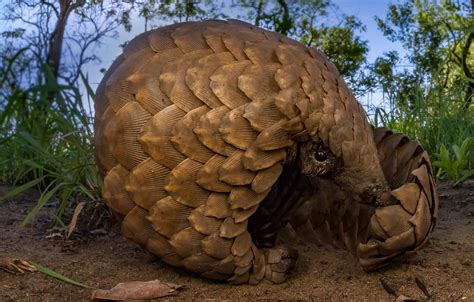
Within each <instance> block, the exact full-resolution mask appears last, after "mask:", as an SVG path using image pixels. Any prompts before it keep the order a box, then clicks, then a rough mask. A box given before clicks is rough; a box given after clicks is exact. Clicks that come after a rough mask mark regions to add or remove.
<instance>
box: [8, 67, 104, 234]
mask: <svg viewBox="0 0 474 302" xmlns="http://www.w3.org/2000/svg"><path fill="white" fill-rule="evenodd" d="M5 74H6V75H7V76H5ZM7 77H8V78H9V81H6V80H3V82H0V84H1V86H0V89H1V93H2V94H3V95H2V98H1V99H0V100H1V101H0V110H1V111H0V145H1V146H2V148H0V183H3V184H7V185H10V186H11V187H12V188H13V190H12V191H10V192H7V193H6V195H4V196H0V202H1V201H3V200H5V199H7V198H10V197H12V196H14V195H17V194H19V193H21V192H23V191H25V190H27V189H29V188H36V189H38V190H39V191H40V193H41V195H40V198H39V199H38V201H37V203H36V205H35V207H34V208H33V210H32V211H30V212H29V213H28V214H27V216H26V217H25V219H24V221H23V222H22V224H21V225H22V226H24V225H25V224H27V223H28V222H30V221H32V220H33V219H34V218H35V216H36V214H37V213H38V212H39V211H40V210H41V208H42V207H43V206H45V205H46V204H47V203H48V202H53V201H54V202H55V203H56V205H57V206H56V211H55V214H54V218H55V219H56V221H57V223H58V224H60V225H62V226H64V225H65V223H64V222H63V220H62V217H63V214H64V212H65V211H66V210H67V209H69V208H70V206H71V205H73V204H76V203H78V202H80V201H87V202H88V204H89V205H90V204H92V203H96V202H98V201H100V185H101V184H100V178H99V177H98V174H97V169H96V166H95V163H94V156H93V146H92V137H93V127H92V117H91V112H92V110H91V109H90V108H88V109H86V108H84V106H83V102H82V100H81V96H80V94H79V91H78V89H77V88H76V87H71V86H65V85H58V84H56V82H55V81H54V79H53V77H52V75H51V73H50V72H49V70H48V69H47V68H46V67H43V68H42V70H41V73H40V74H38V79H37V83H38V84H36V85H33V86H31V87H29V88H27V89H20V88H12V87H11V86H9V85H8V84H7V82H8V83H12V82H14V80H15V79H14V77H15V74H14V73H13V72H12V71H11V70H10V69H6V70H5V71H4V75H3V76H2V75H0V79H6V78H7ZM12 77H13V79H12ZM86 83H87V82H86Z"/></svg>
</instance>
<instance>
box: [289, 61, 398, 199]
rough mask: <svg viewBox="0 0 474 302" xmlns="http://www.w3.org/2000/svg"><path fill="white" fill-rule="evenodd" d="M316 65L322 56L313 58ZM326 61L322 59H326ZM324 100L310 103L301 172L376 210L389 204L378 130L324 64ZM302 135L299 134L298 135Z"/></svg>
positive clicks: (300, 156) (300, 146) (301, 147)
mask: <svg viewBox="0 0 474 302" xmlns="http://www.w3.org/2000/svg"><path fill="white" fill-rule="evenodd" d="M313 54H315V55H313V57H315V59H316V60H315V61H316V62H317V61H318V59H320V60H321V61H323V60H324V58H318V56H320V54H319V53H318V52H313ZM321 56H322V54H321ZM324 62H325V63H324V65H325V66H323V67H320V69H324V67H326V68H327V70H328V71H330V73H327V74H326V78H325V74H324V73H323V77H322V78H323V85H322V87H323V91H324V93H323V95H324V96H323V97H322V98H321V97H320V98H316V97H315V98H311V95H310V98H309V106H310V108H312V110H309V112H310V113H309V114H308V116H307V117H305V118H302V120H303V121H304V124H305V130H304V131H303V133H304V135H302V136H303V137H305V139H302V140H301V142H300V143H299V144H298V145H297V147H296V148H297V149H298V150H297V153H298V156H297V158H298V166H299V169H300V171H301V173H302V174H304V175H307V176H308V177H309V178H310V180H311V181H312V182H313V183H314V184H315V185H316V186H318V185H319V186H321V185H322V183H323V182H324V183H326V184H325V186H327V183H328V182H330V183H332V184H333V185H334V188H335V189H336V188H337V189H340V190H344V191H346V192H347V193H348V196H353V198H354V200H356V201H359V202H362V203H366V204H377V205H388V204H390V197H391V194H390V187H389V186H388V184H387V181H386V179H385V176H384V173H383V170H382V167H381V164H380V161H379V158H378V153H377V148H376V145H375V141H374V137H373V130H372V128H371V126H370V124H369V122H368V119H367V115H366V113H365V111H364V109H363V108H362V106H361V105H360V104H359V103H358V102H357V100H356V99H355V97H354V96H353V94H352V93H351V92H350V90H349V88H348V87H347V85H346V83H345V82H344V80H342V78H341V77H340V76H339V74H338V72H337V70H336V68H335V67H334V66H333V65H332V64H331V63H329V62H328V61H327V60H324ZM307 69H308V70H311V68H307ZM298 135H300V134H298Z"/></svg>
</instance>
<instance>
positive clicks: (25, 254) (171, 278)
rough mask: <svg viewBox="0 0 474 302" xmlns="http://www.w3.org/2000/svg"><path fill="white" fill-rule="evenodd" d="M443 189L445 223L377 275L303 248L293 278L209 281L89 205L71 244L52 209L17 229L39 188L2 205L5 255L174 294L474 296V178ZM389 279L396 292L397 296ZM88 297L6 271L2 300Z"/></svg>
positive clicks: (96, 281)
mask: <svg viewBox="0 0 474 302" xmlns="http://www.w3.org/2000/svg"><path fill="white" fill-rule="evenodd" d="M2 190H5V188H2V187H0V195H1V194H2ZM439 192H440V195H441V209H440V220H439V222H438V224H437V227H436V229H435V231H434V233H433V236H432V238H431V240H430V242H429V243H428V244H427V245H426V246H425V247H424V248H423V249H421V250H420V251H418V252H417V253H415V254H414V255H413V256H411V257H409V258H407V259H403V260H399V261H397V262H396V263H394V264H393V265H391V266H390V267H387V268H385V269H383V270H380V271H377V272H373V273H365V272H363V271H362V269H361V268H360V267H359V265H358V264H357V262H356V261H355V258H354V257H353V256H352V255H351V254H350V253H348V252H347V251H345V250H340V249H336V248H333V247H330V246H323V247H319V246H316V245H312V244H300V245H298V246H297V248H298V250H299V252H300V258H299V260H298V263H297V267H296V270H295V271H294V273H293V275H292V276H291V277H290V279H289V280H288V281H287V282H286V283H283V284H280V285H272V284H266V283H261V284H259V285H258V286H249V285H240V286H232V285H228V284H225V283H216V282H212V281H208V280H203V279H200V278H199V277H197V276H195V275H192V274H189V273H187V272H185V271H182V270H178V269H175V268H172V267H170V266H167V265H165V264H163V263H161V262H159V261H157V260H156V259H155V258H154V257H153V256H152V255H151V254H149V253H148V252H146V251H143V250H142V249H141V248H139V247H138V246H136V245H135V244H133V243H132V242H129V241H127V240H126V239H124V238H123V237H122V236H121V235H120V233H119V230H118V226H117V224H116V223H111V222H112V220H111V219H105V220H101V222H100V224H99V225H95V222H96V221H97V218H96V217H97V215H94V217H92V220H91V213H90V211H89V212H88V211H83V213H81V215H80V216H79V217H80V225H81V226H80V227H79V228H78V231H77V232H76V234H75V235H74V236H73V237H72V238H71V239H69V240H66V239H64V237H63V236H61V235H60V234H61V232H59V233H57V230H56V229H54V228H53V226H54V223H53V222H52V221H51V219H50V217H51V216H50V215H51V211H52V209H51V208H50V209H46V210H44V211H42V212H41V213H40V215H39V217H38V219H37V220H36V221H35V223H34V224H33V225H29V226H27V227H26V228H25V229H23V231H21V232H19V231H18V225H19V223H20V222H21V221H22V220H23V219H24V217H25V215H26V213H28V211H29V210H30V209H31V208H32V206H33V205H34V204H35V201H36V199H37V194H35V193H31V192H30V193H28V194H24V195H23V196H21V198H15V199H14V200H10V201H7V202H3V203H1V204H0V253H2V252H3V253H8V254H12V255H15V256H17V257H20V258H23V259H27V260H31V261H34V262H37V263H40V264H42V265H44V266H47V267H49V268H51V269H53V270H54V271H57V272H59V273H61V274H64V275H66V276H68V277H70V278H72V279H74V280H77V281H79V282H82V283H85V284H87V285H89V286H92V287H94V288H111V287H113V286H114V285H116V284H117V283H119V282H126V281H136V280H143V281H145V280H152V279H160V280H162V281H164V282H172V283H176V284H181V285H183V286H184V287H183V289H181V290H180V291H179V294H178V295H176V296H172V297H167V298H165V299H166V300H173V299H187V300H205V299H211V300H212V299H216V300H224V299H225V300H253V299H278V300H287V299H288V300H290V299H291V300H337V301H339V300H350V301H354V300H370V301H374V300H383V301H390V300H396V299H397V297H398V296H399V295H404V296H408V297H411V298H414V299H418V300H439V301H474V263H473V261H474V259H473V258H474V180H470V181H468V182H466V183H465V184H464V185H463V186H462V187H460V188H456V189H453V188H451V187H450V186H449V185H448V184H447V183H440V184H439ZM91 221H92V222H93V223H92V224H91V223H90V222H91ZM91 230H92V233H91V232H90V231H91ZM55 233H57V234H55ZM62 234H64V232H62ZM417 279H418V280H419V281H421V283H423V284H424V285H425V286H426V288H427V292H428V294H429V297H428V296H427V295H426V294H425V293H423V291H422V290H421V289H420V287H419V286H418V285H417V282H416V281H417ZM381 280H383V282H381ZM382 283H385V284H386V285H388V287H390V288H391V289H393V290H394V291H395V292H396V293H395V294H394V295H391V294H389V293H388V291H387V290H386V289H384V286H383V285H382ZM418 283H420V282H418ZM385 287H387V286H385ZM90 296H91V290H89V289H82V288H79V287H76V286H72V285H69V284H66V283H64V282H62V281H59V280H56V279H53V278H50V277H48V276H46V275H43V274H41V273H26V274H24V275H12V274H8V273H6V272H4V271H0V301H82V300H84V301H87V300H89V299H90Z"/></svg>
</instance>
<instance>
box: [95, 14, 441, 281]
mask: <svg viewBox="0 0 474 302" xmlns="http://www.w3.org/2000/svg"><path fill="white" fill-rule="evenodd" d="M95 114H96V116H95V131H96V132H95V133H96V136H95V146H96V161H97V164H98V168H99V171H100V173H101V174H102V175H103V176H104V183H103V190H102V195H103V198H104V200H105V202H106V203H107V205H108V206H109V208H110V209H111V210H112V211H113V212H115V213H116V214H117V215H119V216H120V217H121V218H122V233H123V234H124V236H126V237H127V238H129V239H131V240H133V241H134V242H136V243H138V244H140V245H141V246H143V247H145V248H146V249H147V250H149V251H151V252H152V253H154V254H156V255H157V256H158V257H160V258H161V260H162V261H164V262H166V263H168V264H170V265H172V266H176V267H181V268H184V269H186V270H189V271H192V272H195V273H197V274H199V275H200V276H202V277H205V278H210V279H215V280H227V281H228V282H230V283H233V284H241V283H250V284H257V283H259V282H260V281H262V280H264V279H266V280H269V281H271V282H274V283H280V282H283V281H284V280H285V279H286V277H287V275H288V273H289V272H290V271H291V269H292V268H293V267H294V265H295V261H296V258H297V253H296V251H295V249H294V248H292V247H291V246H289V245H284V244H276V238H277V235H278V233H279V231H280V230H281V229H283V228H291V229H292V230H293V231H295V232H296V233H297V234H298V235H301V236H302V237H305V238H308V239H309V240H313V241H314V242H328V243H334V244H337V243H339V244H340V245H341V246H346V247H347V248H348V249H349V250H351V251H353V252H354V253H356V254H357V257H358V258H359V262H360V264H361V265H362V267H363V268H364V269H366V270H372V269H376V268H378V267H380V266H382V265H385V264H386V263H388V261H389V260H391V259H392V258H394V257H396V256H399V255H402V254H405V253H409V252H411V251H414V250H416V249H417V248H419V247H420V246H422V245H423V244H424V243H425V242H426V240H427V238H428V235H429V233H430V232H431V231H432V229H433V227H434V224H435V221H436V217H437V209H438V203H439V202H438V196H437V193H436V187H435V182H434V179H433V171H432V168H431V165H430V162H429V159H428V156H427V154H426V152H424V151H423V149H422V147H421V146H420V144H419V143H418V142H416V141H412V140H409V139H408V138H407V137H406V136H404V135H402V134H397V133H393V132H391V131H389V130H387V129H383V128H377V129H375V130H373V129H372V127H371V126H370V124H369V123H368V120H367V117H366V113H365V112H364V110H363V108H362V106H361V105H360V104H359V103H358V102H357V101H356V99H355V98H354V96H353V95H352V93H351V92H350V90H349V89H348V87H347V85H346V83H345V82H344V80H343V79H342V77H341V76H340V75H339V72H338V71H337V69H336V68H335V66H334V65H333V64H331V63H330V62H329V61H328V59H327V58H326V57H325V56H324V55H323V54H322V53H321V52H319V51H317V50H315V49H312V48H310V47H306V46H304V45H302V44H300V43H298V42H296V41H294V40H292V39H290V38H287V37H285V36H283V35H280V34H278V33H274V32H271V31H267V30H264V29H261V28H258V27H255V26H252V25H250V24H247V23H244V22H241V21H237V20H228V21H221V20H210V21H202V22H187V23H179V24H174V25H170V26H165V27H161V28H158V29H155V30H152V31H148V32H145V33H143V34H141V35H139V36H137V37H136V38H135V39H133V40H132V41H131V42H130V43H129V44H128V45H127V46H126V47H125V48H124V50H123V54H122V55H120V56H119V57H118V58H117V59H116V60H115V61H114V63H113V64H112V66H111V67H110V68H109V70H108V71H107V72H106V74H105V76H104V79H103V80H102V82H101V83H100V85H99V87H98V89H97V94H96V98H95Z"/></svg>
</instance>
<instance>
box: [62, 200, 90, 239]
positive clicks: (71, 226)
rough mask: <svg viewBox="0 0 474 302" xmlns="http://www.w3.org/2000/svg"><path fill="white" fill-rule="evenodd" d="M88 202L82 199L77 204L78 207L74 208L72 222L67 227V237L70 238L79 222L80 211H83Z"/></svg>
mask: <svg viewBox="0 0 474 302" xmlns="http://www.w3.org/2000/svg"><path fill="white" fill-rule="evenodd" d="M85 204H86V202H85V201H82V202H80V203H78V204H77V206H76V208H75V209H74V213H73V214H72V219H71V222H70V223H69V225H68V227H67V236H66V238H69V236H71V234H72V232H74V230H75V229H76V224H77V217H78V216H79V213H81V211H82V209H83V208H84V205H85Z"/></svg>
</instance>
